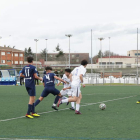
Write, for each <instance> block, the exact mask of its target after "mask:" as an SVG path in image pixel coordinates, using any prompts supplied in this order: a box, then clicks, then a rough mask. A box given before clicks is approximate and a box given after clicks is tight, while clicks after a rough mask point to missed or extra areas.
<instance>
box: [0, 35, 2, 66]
mask: <svg viewBox="0 0 140 140" xmlns="http://www.w3.org/2000/svg"><path fill="white" fill-rule="evenodd" d="M0 39H2V37H1V36H0ZM1 59H2V57H1V51H0V61H1V62H0V64H1V63H2V60H1Z"/></svg>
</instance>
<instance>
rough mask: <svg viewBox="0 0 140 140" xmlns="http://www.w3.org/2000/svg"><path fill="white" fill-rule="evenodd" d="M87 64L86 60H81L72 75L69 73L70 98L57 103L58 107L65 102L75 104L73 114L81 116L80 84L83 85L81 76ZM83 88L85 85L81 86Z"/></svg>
mask: <svg viewBox="0 0 140 140" xmlns="http://www.w3.org/2000/svg"><path fill="white" fill-rule="evenodd" d="M87 64H88V62H87V61H86V60H83V61H82V62H81V66H79V67H76V68H75V69H74V70H73V71H72V73H71V80H72V82H71V90H72V98H68V99H63V100H61V99H60V100H59V102H58V105H57V106H58V107H59V105H60V104H62V103H67V102H76V110H75V114H81V113H80V111H79V110H80V102H81V99H82V94H81V90H80V87H81V83H83V76H84V75H85V73H86V66H87ZM83 87H85V85H84V84H83Z"/></svg>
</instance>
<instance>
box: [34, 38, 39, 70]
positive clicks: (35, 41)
mask: <svg viewBox="0 0 140 140" xmlns="http://www.w3.org/2000/svg"><path fill="white" fill-rule="evenodd" d="M34 41H35V42H36V68H37V41H39V39H34Z"/></svg>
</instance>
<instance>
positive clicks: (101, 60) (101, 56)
mask: <svg viewBox="0 0 140 140" xmlns="http://www.w3.org/2000/svg"><path fill="white" fill-rule="evenodd" d="M98 39H99V40H100V49H101V67H102V40H104V38H102V37H101V38H98Z"/></svg>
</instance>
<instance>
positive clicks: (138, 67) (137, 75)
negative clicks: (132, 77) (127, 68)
mask: <svg viewBox="0 0 140 140" xmlns="http://www.w3.org/2000/svg"><path fill="white" fill-rule="evenodd" d="M138 35H139V29H138V28H137V85H138V84H139V66H138V64H139V60H138V59H139V57H138V39H139V36H138Z"/></svg>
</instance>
